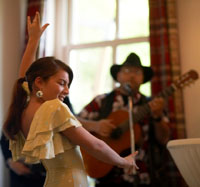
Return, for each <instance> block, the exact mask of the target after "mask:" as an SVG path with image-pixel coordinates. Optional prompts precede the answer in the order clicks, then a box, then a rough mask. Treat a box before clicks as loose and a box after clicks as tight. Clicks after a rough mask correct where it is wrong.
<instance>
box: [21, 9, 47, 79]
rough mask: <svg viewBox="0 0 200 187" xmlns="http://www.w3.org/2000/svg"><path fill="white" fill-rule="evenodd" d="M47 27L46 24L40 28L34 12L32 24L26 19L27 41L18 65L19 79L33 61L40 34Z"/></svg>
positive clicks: (38, 16) (37, 14) (37, 13)
mask: <svg viewBox="0 0 200 187" xmlns="http://www.w3.org/2000/svg"><path fill="white" fill-rule="evenodd" d="M48 25H49V24H48V23H46V24H44V25H43V26H40V14H39V12H36V14H35V17H34V19H33V21H32V22H31V19H30V17H28V18H27V29H28V36H29V39H28V43H27V46H26V50H25V52H24V55H23V58H22V62H21V65H20V69H19V77H24V76H25V73H26V71H27V69H28V68H29V66H30V65H31V64H32V63H33V61H34V60H35V58H36V51H37V48H38V45H39V41H40V37H41V35H42V33H43V32H44V31H45V29H46V28H47V27H48Z"/></svg>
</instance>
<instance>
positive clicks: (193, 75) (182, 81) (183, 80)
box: [174, 70, 199, 88]
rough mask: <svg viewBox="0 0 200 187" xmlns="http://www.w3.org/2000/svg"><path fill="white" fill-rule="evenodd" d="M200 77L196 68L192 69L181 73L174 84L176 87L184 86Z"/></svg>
mask: <svg viewBox="0 0 200 187" xmlns="http://www.w3.org/2000/svg"><path fill="white" fill-rule="evenodd" d="M198 78H199V75H198V73H197V72H196V71H195V70H190V71H188V72H187V73H184V74H183V75H181V76H180V77H179V79H178V80H177V81H175V83H174V85H175V87H176V88H183V87H184V86H188V85H190V84H191V83H193V82H194V81H195V80H197V79H198Z"/></svg>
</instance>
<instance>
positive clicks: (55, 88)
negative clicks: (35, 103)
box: [38, 69, 69, 101]
mask: <svg viewBox="0 0 200 187" xmlns="http://www.w3.org/2000/svg"><path fill="white" fill-rule="evenodd" d="M68 84H69V75H68V73H67V72H66V71H64V70H62V69H61V70H59V71H58V72H57V73H56V74H55V75H53V76H51V77H50V78H49V79H48V80H47V81H43V80H41V84H40V86H38V87H39V89H40V90H41V91H42V92H43V96H42V99H44V100H45V101H47V100H52V99H56V98H58V99H60V100H61V101H64V98H65V97H66V96H67V95H68V94H69V87H68Z"/></svg>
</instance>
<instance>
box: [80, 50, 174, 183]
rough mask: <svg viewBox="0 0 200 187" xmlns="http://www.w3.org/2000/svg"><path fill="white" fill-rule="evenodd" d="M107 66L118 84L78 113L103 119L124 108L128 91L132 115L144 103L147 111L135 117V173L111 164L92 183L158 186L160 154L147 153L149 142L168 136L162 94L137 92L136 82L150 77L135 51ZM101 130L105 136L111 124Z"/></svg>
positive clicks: (160, 143)
mask: <svg viewBox="0 0 200 187" xmlns="http://www.w3.org/2000/svg"><path fill="white" fill-rule="evenodd" d="M110 70H111V75H112V77H113V79H114V80H115V81H117V82H118V83H119V84H120V86H119V87H117V88H115V89H114V90H113V91H112V92H110V93H107V94H103V95H99V96H97V97H95V98H94V99H93V100H92V101H91V102H90V103H89V104H88V105H87V106H86V107H85V108H84V109H83V110H82V111H81V113H80V114H79V116H80V117H81V118H84V119H86V120H102V119H107V118H108V116H110V115H111V114H113V113H114V112H115V111H119V110H126V111H128V96H129V95H130V92H131V94H132V100H133V111H134V112H133V118H135V117H136V116H137V115H138V114H140V113H141V112H139V113H138V111H141V108H142V107H143V106H144V105H145V106H147V108H149V112H147V114H146V115H145V116H144V117H143V118H142V119H140V120H139V121H137V124H138V125H139V129H140V131H138V132H135V133H136V134H135V137H136V135H137V136H138V134H139V132H140V137H139V138H138V140H135V142H136V145H135V148H136V150H138V151H139V154H138V156H137V157H136V162H137V165H138V167H139V168H140V169H139V170H138V171H137V172H136V174H135V175H131V176H130V175H127V174H126V173H125V172H124V171H123V170H121V169H119V168H116V167H114V168H112V169H111V171H109V172H108V173H107V174H106V175H105V176H103V177H101V178H98V179H97V180H96V187H107V186H115V187H118V186H121V187H129V186H134V185H135V186H138V187H143V186H161V185H160V182H163V181H159V180H158V178H159V173H158V172H157V171H158V170H159V169H161V164H160V156H161V155H159V154H160V153H159V152H158V155H157V158H158V160H155V158H154V159H152V155H151V153H152V146H153V144H155V145H156V146H157V147H159V146H160V147H162V146H164V145H165V144H166V143H167V141H168V140H169V135H170V129H169V127H168V122H169V120H168V118H167V117H166V116H165V114H164V100H163V98H155V99H153V100H151V101H150V100H149V99H147V98H146V97H145V96H144V95H142V94H141V93H140V92H139V88H140V85H141V84H143V83H146V82H148V81H150V80H151V79H152V77H153V71H152V69H151V67H145V66H142V65H141V61H140V58H139V57H138V56H137V55H136V54H135V53H131V54H130V55H129V56H128V57H127V59H126V60H125V61H124V63H123V64H121V65H113V66H112V67H111V69H110ZM147 103H148V104H147ZM116 117H117V116H116ZM113 120H114V119H113ZM127 120H128V119H127ZM111 122H112V120H111ZM134 122H135V121H134ZM134 126H135V124H134ZM102 127H103V126H102ZM103 131H105V136H109V135H110V133H111V132H113V126H111V125H110V128H105V130H104V129H102V132H103ZM122 143H124V142H122ZM129 152H130V148H128V149H125V150H122V151H121V155H123V154H128V153H129ZM96 170H98V168H96ZM161 180H162V179H161Z"/></svg>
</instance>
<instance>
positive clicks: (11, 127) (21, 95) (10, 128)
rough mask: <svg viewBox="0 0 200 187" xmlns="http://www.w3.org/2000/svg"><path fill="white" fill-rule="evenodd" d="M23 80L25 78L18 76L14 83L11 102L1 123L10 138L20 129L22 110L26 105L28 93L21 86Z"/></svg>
mask: <svg viewBox="0 0 200 187" xmlns="http://www.w3.org/2000/svg"><path fill="white" fill-rule="evenodd" d="M24 81H25V78H20V79H18V80H17V81H16V83H15V85H14V88H13V95H12V100H11V104H10V107H9V109H8V115H7V117H6V120H5V122H4V124H3V131H4V133H5V135H6V136H7V137H8V138H10V139H15V135H16V134H17V133H18V132H19V130H20V126H21V116H22V112H23V110H24V108H25V107H26V105H27V97H28V95H27V92H26V91H25V90H24V89H23V87H22V84H23V82H24Z"/></svg>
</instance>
